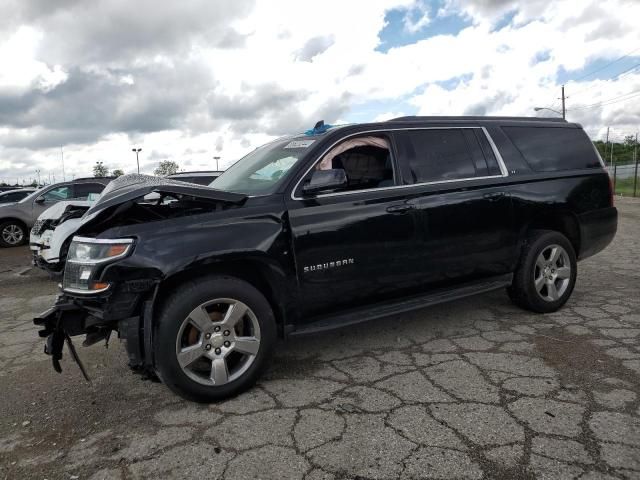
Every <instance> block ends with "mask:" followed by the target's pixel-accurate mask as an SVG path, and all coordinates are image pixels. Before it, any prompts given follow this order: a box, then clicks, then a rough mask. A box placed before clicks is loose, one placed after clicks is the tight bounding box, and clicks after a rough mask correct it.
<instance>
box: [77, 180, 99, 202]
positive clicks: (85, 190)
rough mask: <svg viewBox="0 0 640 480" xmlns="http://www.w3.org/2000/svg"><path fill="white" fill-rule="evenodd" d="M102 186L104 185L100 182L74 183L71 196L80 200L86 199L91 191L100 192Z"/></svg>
mask: <svg viewBox="0 0 640 480" xmlns="http://www.w3.org/2000/svg"><path fill="white" fill-rule="evenodd" d="M104 187H105V186H104V185H102V184H101V183H76V185H75V186H74V190H75V191H74V195H73V197H74V198H77V199H80V200H86V199H87V197H88V196H89V195H90V194H92V193H94V194H99V193H101V192H102V190H104Z"/></svg>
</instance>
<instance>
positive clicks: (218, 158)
mask: <svg viewBox="0 0 640 480" xmlns="http://www.w3.org/2000/svg"><path fill="white" fill-rule="evenodd" d="M213 159H214V160H215V161H216V171H218V172H219V171H220V168H218V160H220V157H213Z"/></svg>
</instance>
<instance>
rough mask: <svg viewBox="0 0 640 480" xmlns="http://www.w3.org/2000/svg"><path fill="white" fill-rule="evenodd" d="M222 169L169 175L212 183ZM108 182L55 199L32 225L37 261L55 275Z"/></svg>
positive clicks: (203, 183)
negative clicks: (72, 196) (80, 194)
mask: <svg viewBox="0 0 640 480" xmlns="http://www.w3.org/2000/svg"><path fill="white" fill-rule="evenodd" d="M220 173H221V172H217V171H200V172H180V173H176V174H173V175H169V176H168V177H167V178H175V179H176V180H180V181H182V182H188V183H195V184H200V185H208V184H209V183H211V182H212V181H213V180H214V179H215V178H217V177H218V176H220ZM109 180H111V179H109ZM81 181H82V180H81ZM105 185H106V184H105ZM105 185H101V187H98V188H96V191H95V192H91V193H89V194H88V195H87V197H86V199H83V198H82V197H78V198H75V199H73V200H64V201H59V202H53V206H51V207H50V208H48V209H47V210H45V211H44V212H42V213H41V214H40V216H39V217H38V219H37V220H36V222H35V223H34V224H33V226H32V228H31V235H30V239H29V246H30V248H31V251H32V254H33V264H34V265H36V266H37V267H39V268H42V269H43V270H46V271H47V272H49V273H50V274H52V275H58V274H61V273H62V272H63V271H64V265H65V261H66V257H67V252H68V250H69V245H70V244H71V240H72V238H73V235H74V234H75V232H76V230H77V228H78V226H79V225H80V223H81V217H82V216H83V215H84V213H85V212H86V211H87V210H89V208H90V207H91V205H92V204H93V203H94V202H95V201H96V200H98V198H99V197H100V192H101V191H102V189H103V188H104V186H105ZM158 199H159V196H158V195H149V196H148V197H147V198H146V201H147V202H153V201H155V200H158Z"/></svg>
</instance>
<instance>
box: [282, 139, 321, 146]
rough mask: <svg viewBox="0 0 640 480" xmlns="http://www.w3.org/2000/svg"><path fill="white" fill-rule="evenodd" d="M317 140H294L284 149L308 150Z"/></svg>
mask: <svg viewBox="0 0 640 480" xmlns="http://www.w3.org/2000/svg"><path fill="white" fill-rule="evenodd" d="M313 142H315V140H292V141H291V142H289V143H287V144H286V145H285V146H284V147H283V148H307V147H309V145H311V144H312V143H313Z"/></svg>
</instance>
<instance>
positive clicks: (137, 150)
mask: <svg viewBox="0 0 640 480" xmlns="http://www.w3.org/2000/svg"><path fill="white" fill-rule="evenodd" d="M131 151H132V152H135V153H136V163H137V164H138V173H140V160H139V159H138V154H139V153H140V152H141V151H142V149H141V148H140V147H138V148H132V149H131Z"/></svg>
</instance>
